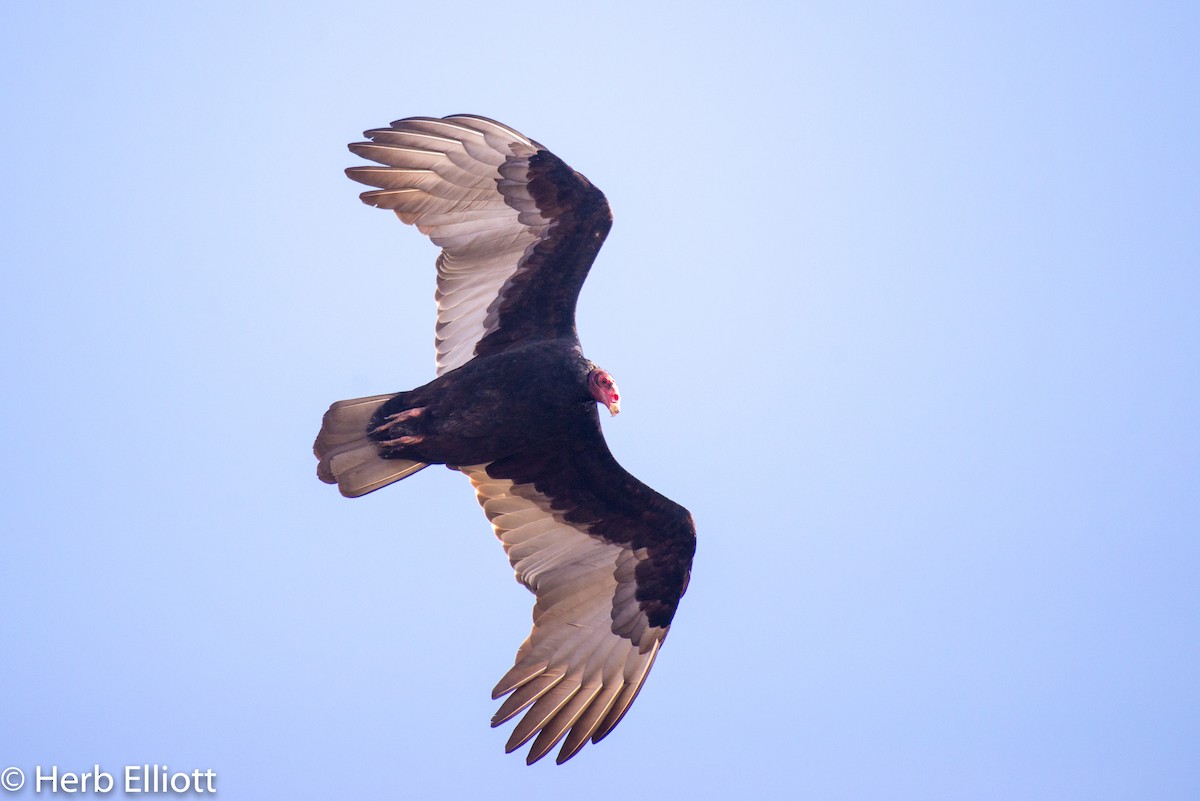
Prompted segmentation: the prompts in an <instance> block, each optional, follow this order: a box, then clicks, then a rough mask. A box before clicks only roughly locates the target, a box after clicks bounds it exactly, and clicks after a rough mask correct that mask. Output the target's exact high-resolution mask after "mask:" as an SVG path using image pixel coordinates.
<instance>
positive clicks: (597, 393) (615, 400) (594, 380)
mask: <svg viewBox="0 0 1200 801" xmlns="http://www.w3.org/2000/svg"><path fill="white" fill-rule="evenodd" d="M587 382H588V392H590V393H591V395H592V397H593V398H595V399H596V401H597V402H599V403H602V404H604V405H605V406H606V407H608V411H609V414H613V415H615V414H617V413H618V412H620V411H621V393H620V392H618V391H617V382H616V381H614V380H613V377H612V375H611V374H610V373H609V372H608V371H607V370H601V369H600V368H599V367H597V368H595V369H593V370H592V372H590V373H588V379H587Z"/></svg>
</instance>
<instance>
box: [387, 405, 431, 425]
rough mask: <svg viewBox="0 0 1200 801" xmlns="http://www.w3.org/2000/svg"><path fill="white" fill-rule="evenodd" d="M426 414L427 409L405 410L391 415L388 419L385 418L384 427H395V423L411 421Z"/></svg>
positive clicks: (420, 407) (421, 407)
mask: <svg viewBox="0 0 1200 801" xmlns="http://www.w3.org/2000/svg"><path fill="white" fill-rule="evenodd" d="M424 413H425V407H424V406H418V407H416V408H415V409H405V410H404V411H402V412H396V413H395V414H389V415H388V416H387V417H385V418H384V420H383V422H384V425H386V426H390V425H394V424H395V423H403V422H404V421H405V420H410V419H412V418H413V417H420V416H421V415H422V414H424Z"/></svg>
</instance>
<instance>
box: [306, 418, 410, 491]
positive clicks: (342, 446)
mask: <svg viewBox="0 0 1200 801" xmlns="http://www.w3.org/2000/svg"><path fill="white" fill-rule="evenodd" d="M394 397H395V395H394V394H392V395H373V396H372V397H369V398H354V399H353V400H344V401H338V402H337V403H335V404H333V405H332V406H330V407H329V411H327V412H326V413H325V418H324V420H322V422H321V433H319V434H317V441H316V442H315V443H313V453H315V454H316V456H317V458H318V459H319V460H320V462H319V463H318V464H317V477H318V478H320V479H321V480H322V481H324V482H325V483H326V484H337V485H338V489H339V490H341V493H342V494H343V495H345V496H346V497H347V498H357V497H359V496H360V495H366V494H367V493H368V492H374V491H375V490H377V489H379V488H380V487H386V486H387V485H388V484H391V483H392V482H395V481H399V480H400V479H402V478H408V477H409V476H411V475H412V474H413V473H415V472H417V471H418V470H420V469H422V468H424V467H428V463H426V462H415V461H412V460H409V459H383V458H380V456H379V450H378V447H377V446H376V443H375V442H373V441H372V440H371V439H370V438H368V437H367V426H368V425H370V422H371V417H372V416H373V415H374V414H375V410H376V409H378V408H379V407H380V406H382V405H383V404H384V403H386V402H387V401H389V400H391V399H392V398H394Z"/></svg>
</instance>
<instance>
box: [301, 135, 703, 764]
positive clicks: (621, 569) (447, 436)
mask: <svg viewBox="0 0 1200 801" xmlns="http://www.w3.org/2000/svg"><path fill="white" fill-rule="evenodd" d="M364 135H365V136H366V138H367V139H369V140H370V141H368V142H360V143H356V144H352V145H350V150H351V151H353V152H354V153H356V154H357V155H359V156H362V157H364V158H366V159H369V160H371V161H373V162H376V163H378V164H379V165H381V166H374V165H371V166H359V167H351V168H349V169H348V170H346V174H347V175H349V176H350V177H351V178H353V179H354V180H355V181H359V182H361V183H364V184H367V185H369V186H373V187H378V188H377V189H374V190H372V191H369V192H364V193H363V194H362V199H363V201H364V202H366V203H367V204H368V205H371V206H376V207H378V208H381V209H391V210H392V211H394V212H396V216H398V217H399V218H400V219H401V220H402V221H404V222H405V223H409V224H412V225H416V226H417V228H418V229H419V230H420V231H421V233H423V234H425V235H426V236H428V237H429V238H430V239H431V240H432V241H433V242H434V244H436V245H438V246H439V247H441V249H442V252H441V254H440V255H439V256H438V258H437V292H436V295H435V297H436V299H437V329H436V330H437V334H436V345H437V377H436V378H435V379H434V380H433V381H430V382H429V383H428V384H425V385H424V386H421V387H417V388H416V389H412V390H409V391H407V392H400V393H395V394H388V395H375V396H373V397H369V398H357V399H355V400H344V401H339V402H337V403H335V404H333V405H332V406H330V407H329V411H328V412H327V413H326V414H325V418H324V421H323V424H322V426H321V431H320V434H319V435H318V436H317V441H316V444H315V446H314V451H315V453H316V456H317V458H318V460H319V465H318V467H317V475H318V476H319V477H320V478H321V480H322V481H325V482H327V483H330V484H334V483H336V484H337V485H338V488H339V489H340V490H341V492H342V494H343V495H346V496H348V497H352V498H353V497H358V496H360V495H365V494H366V493H368V492H374V491H375V490H377V489H379V488H380V487H384V486H386V485H388V484H391V483H392V482H394V481H399V480H400V479H403V478H407V477H408V476H410V475H412V474H413V473H416V472H417V471H418V470H421V469H422V468H424V467H427V466H428V465H431V464H444V465H447V466H448V467H450V468H451V469H454V470H458V471H460V472H462V473H464V474H466V476H467V478H469V479H470V480H471V484H472V485H473V486H474V487H475V494H476V496H477V497H478V499H479V503H480V504H481V505H482V506H483V511H484V513H485V514H486V515H487V517H488V520H489V521H491V524H492V526H493V527H494V528H495V532H496V536H497V537H499V539H500V541H501V543H502V544H503V546H504V551H505V553H507V555H508V559H509V561H510V562H511V563H512V566H513V569H514V570H515V571H516V577H517V580H518V581H520V582H521V583H522V584H524V585H525V586H526V587H528V588H529V590H530V591H531V592H533V594H534V596H535V599H536V600H535V602H534V606H533V631H532V632H531V633H530V635H529V637H528V638H527V639H526V640H525V642H524V643H522V645H521V647H520V648H519V649H518V650H517V657H516V662H515V664H514V665H513V667H512V669H511V670H509V671H508V672H507V673H506V674H504V676H503V677H502V678H501V679H500V681H499V683H498V684H497V685H496V687H495V689H494V690H493V691H492V695H493V697H494V698H500V697H501V696H505V695H507V696H508V697H507V698H506V699H505V700H504V702H503V703H502V704H501V706H500V709H499V710H498V711H497V712H496V715H495V717H493V718H492V725H493V726H498V725H500V724H501V723H504V722H505V721H508V720H510V719H512V718H514V717H516V716H517V715H521V714H522V713H524V715H523V717H522V718H521V720H520V721H519V722H518V723H517V725H516V728H515V730H514V731H513V733H512V736H511V737H510V738H509V740H508V744H507V750H508V751H509V752H512V751H514V750H516V749H517V748H520V747H521V746H523V745H524V744H525V743H527V742H528V741H529V740H531V739H532V740H533V745H532V746H531V748H530V751H529V756H528V759H527V762H529V763H530V764H532V763H533V762H535V761H537V760H538V759H541V758H542V757H543V756H545V755H546V753H548V752H549V751H550V750H551V749H552V748H554V746H555V745H557V744H558V743H559V742H560V741H561V742H562V743H563V744H562V748H561V749H560V750H559V753H558V762H559V763H562V762H565V761H566V760H568V759H570V758H571V757H572V756H574V755H575V754H576V753H578V751H579V749H580V748H582V747H583V746H584V745H585V744H586V743H587V741H588V740H591V741H592V742H598V741H600V740H601V739H603V738H604V737H605V736H607V735H608V733H609V732H610V731H612V729H613V727H614V726H616V725H617V723H619V722H620V720H621V718H622V717H624V715H625V713H626V711H628V709H629V705H630V704H632V703H633V699H634V698H636V697H637V694H638V691H639V690H640V689H641V687H642V684H643V682H645V680H646V675H647V674H648V673H649V672H650V667H651V665H652V664H653V663H654V658H655V656H656V655H657V654H658V649H659V648H660V647H661V646H662V643H663V641H664V640H665V639H666V637H667V631H668V630H669V629H670V625H671V619H672V618H673V617H674V615H675V609H676V607H677V606H678V604H679V599H680V597H681V596H682V595H683V593H684V590H686V589H687V584H688V577H689V575H690V572H691V564H692V556H693V554H694V553H695V550H696V530H695V527H694V526H693V524H692V517H691V515H690V514H689V513H688V511H687V510H686V509H684V508H683V507H682V506H680V505H678V504H676V503H674V502H673V501H671V500H670V499H668V498H666V497H664V496H662V495H660V494H659V493H657V492H655V491H654V490H652V489H650V488H649V487H647V486H646V485H645V484H643V483H642V482H640V481H638V480H637V479H636V478H634V477H633V476H632V475H630V474H629V473H628V472H626V471H625V470H624V469H623V468H622V467H621V466H620V465H619V464H618V463H617V460H616V459H614V458H613V455H612V454H611V453H610V452H609V450H608V446H607V445H606V444H605V442H604V435H603V434H602V433H601V430H600V418H599V414H598V411H597V407H596V405H597V404H598V403H599V404H601V405H603V406H605V407H606V408H607V409H608V411H609V412H611V413H612V414H614V415H615V414H616V413H617V412H618V411H619V410H620V404H621V396H620V394H619V393H618V391H617V384H616V382H615V381H614V380H613V377H612V376H611V375H610V374H609V373H608V372H607V371H605V370H602V369H601V368H599V367H597V366H596V365H595V364H593V363H592V362H590V361H588V360H587V359H586V358H585V357H584V355H583V351H582V349H581V347H580V344H579V337H578V335H577V334H576V331H575V302H576V299H577V298H578V296H579V290H580V287H581V286H582V285H583V281H584V278H585V277H587V273H588V269H589V268H590V267H591V265H592V261H593V260H594V259H595V258H596V254H597V252H599V250H600V246H601V244H602V243H603V242H604V238H605V236H607V234H608V231H609V228H610V227H611V225H612V214H611V212H610V211H609V208H608V201H607V200H605V198H604V194H603V193H602V192H600V190H599V189H597V188H596V187H594V186H592V184H591V183H590V182H589V181H588V180H587V179H586V178H584V177H583V176H582V175H580V174H579V173H577V172H575V171H574V170H572V169H571V168H570V167H568V166H567V165H566V164H565V163H563V161H562V160H560V159H559V158H558V157H557V156H555V155H554V154H553V153H551V152H550V151H548V150H547V149H546V148H545V147H543V146H542V145H540V144H538V143H537V142H535V141H533V140H532V139H527V138H526V137H524V136H522V135H521V134H519V133H517V132H516V131H514V130H513V129H511V128H509V127H507V126H504V125H501V124H500V123H498V122H495V121H493V120H489V119H486V118H484V117H476V116H469V115H459V116H453V117H446V118H444V119H434V118H429V117H412V118H409V119H404V120H399V121H397V122H394V123H392V125H391V127H390V128H380V129H377V130H371V131H367V132H366V133H365V134H364Z"/></svg>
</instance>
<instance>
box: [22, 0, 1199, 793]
mask: <svg viewBox="0 0 1200 801" xmlns="http://www.w3.org/2000/svg"><path fill="white" fill-rule="evenodd" d="M3 19H4V24H3V25H0V87H2V88H0V98H2V99H3V104H4V119H5V122H4V125H3V126H2V127H0V144H2V145H3V153H4V160H5V170H4V175H5V180H4V185H3V189H2V190H0V203H2V206H0V226H2V227H3V233H2V235H0V259H2V262H3V264H4V276H5V289H4V292H3V293H0V312H2V313H0V334H2V336H0V358H2V362H0V363H2V364H3V369H4V373H5V376H6V381H5V385H6V388H7V391H6V392H5V393H4V394H3V398H2V400H0V419H2V420H3V423H2V424H0V441H2V443H3V445H4V448H5V453H6V454H7V459H5V460H4V462H3V464H0V477H2V479H3V485H4V496H3V497H4V501H3V504H2V505H0V528H2V529H3V532H4V534H3V538H2V539H0V686H2V687H4V688H5V691H4V696H5V701H4V703H3V704H2V705H0V768H3V767H6V766H8V765H12V766H17V767H20V768H22V769H23V770H25V771H26V772H32V770H33V769H34V767H35V766H38V765H42V766H48V765H57V766H59V768H60V770H78V771H83V770H88V769H90V768H91V766H92V765H93V763H98V764H100V765H101V766H102V767H104V768H106V769H108V770H119V769H120V768H121V767H122V766H124V765H126V764H142V763H159V764H167V765H169V766H170V767H171V768H172V769H173V770H174V769H181V770H182V769H186V770H189V771H190V770H192V769H197V768H198V769H206V768H211V769H213V770H214V771H216V773H217V774H218V776H219V779H218V783H219V790H220V797H223V798H234V799H237V798H245V799H256V798H257V799H262V798H289V799H294V798H331V797H339V798H372V799H374V798H388V797H395V798H447V799H462V798H480V797H484V796H485V795H486V796H489V797H490V796H498V797H508V796H512V795H515V794H516V793H518V792H520V793H521V794H522V795H528V794H529V793H530V792H533V793H534V794H537V795H542V794H545V796H546V797H561V798H572V799H581V800H582V799H593V798H596V799H599V798H606V799H607V798H611V797H612V794H613V793H614V792H625V793H629V792H637V793H639V794H641V793H646V794H648V797H660V798H679V797H692V798H701V799H704V798H729V797H734V794H737V796H738V797H747V796H748V797H764V798H765V797H779V796H782V797H792V798H811V799H872V801H877V800H878V799H922V801H930V800H931V799H963V798H970V799H976V800H981V799H1005V801H1009V800H1010V799H1013V798H1021V799H1064V798H1079V799H1089V801H1095V800H1097V799H1135V798H1136V799H1144V798H1155V799H1183V798H1195V797H1196V796H1197V794H1198V793H1200V768H1198V767H1197V764H1196V759H1195V755H1196V752H1197V747H1198V745H1200V683H1198V682H1197V680H1196V677H1197V676H1198V675H1200V638H1198V637H1197V632H1200V583H1198V582H1197V566H1198V565H1200V538H1198V537H1197V534H1198V532H1200V507H1198V502H1197V487H1198V486H1200V414H1198V412H1197V409H1198V408H1200V378H1198V377H1200V322H1197V317H1196V310H1197V307H1198V305H1200V304H1198V301H1200V269H1198V267H1200V233H1198V231H1200V229H1198V226H1197V220H1200V155H1198V153H1200V151H1198V150H1197V142H1200V106H1198V105H1197V104H1196V102H1195V91H1196V86H1197V85H1198V84H1200V17H1198V15H1197V14H1196V12H1195V10H1194V8H1192V7H1191V6H1190V5H1189V4H1183V3H1179V4H1145V5H1143V6H1138V7H1137V8H1136V9H1135V8H1133V7H1124V6H1119V5H1117V4H1103V3H1102V4H1095V3H1090V4H1083V3H1052V4H1046V3H1011V4H1003V5H1002V6H998V7H988V8H983V7H982V6H979V5H974V6H967V5H963V6H954V5H952V4H933V3H930V4H908V5H907V6H905V7H904V8H903V9H901V8H899V7H897V6H895V5H890V4H879V5H872V4H857V3H836V4H834V3H829V4H810V3H795V4H790V5H787V6H786V7H785V4H782V3H780V4H761V3H743V4H738V5H736V6H728V5H715V4H706V3H699V4H697V3H692V4H659V5H654V6H641V5H637V4H625V3H612V4H607V5H606V6H604V7H601V6H589V7H586V8H583V7H568V6H565V5H551V4H542V5H526V6H519V5H511V4H510V5H507V6H505V5H496V4H485V3H474V2H465V3H458V4H453V5H452V6H446V7H444V8H442V7H438V5H437V4H410V3H404V2H392V3H380V4H372V5H367V4H332V3H329V4H312V3H288V4H282V3H280V4H254V5H253V6H246V5H240V6H239V5H234V4H216V3H213V4H203V5H201V4H186V3H178V4H151V3H126V4H119V5H118V4H82V3H75V4H71V3H68V4H65V5H64V4H58V5H53V6H51V5H44V4H24V5H21V6H18V5H10V6H8V7H6V9H5V10H4V12H3ZM459 112H469V113H476V114H483V115H487V116H491V117H495V118H497V119H499V120H501V121H503V122H505V123H507V124H509V125H511V126H513V127H515V128H517V129H518V130H520V131H522V132H524V133H525V134H527V135H528V136H531V137H533V138H535V139H537V140H539V141H541V142H543V143H545V144H546V145H547V146H548V147H550V148H551V149H553V150H554V151H555V152H556V153H557V154H558V155H559V156H561V157H563V158H564V159H566V160H567V161H568V163H570V164H571V165H572V166H573V167H575V168H576V169H578V170H580V171H581V172H583V173H584V174H586V175H587V176H588V177H589V178H590V179H591V180H592V181H593V182H594V183H596V184H597V185H598V186H600V187H601V188H602V189H603V190H604V191H605V193H606V194H607V195H608V198H609V201H610V203H611V204H612V206H613V209H614V212H615V216H616V224H615V227H614V229H613V232H612V235H611V236H610V237H609V240H608V242H607V244H606V245H605V248H604V250H603V251H602V253H601V256H600V259H599V261H598V263H597V265H596V267H595V269H594V271H593V273H592V275H591V277H590V278H589V280H588V282H587V284H586V286H585V288H584V293H583V296H582V298H581V302H580V308H579V327H580V331H581V335H582V338H583V342H584V345H585V348H586V350H587V353H588V355H589V356H590V357H591V358H592V359H594V360H595V361H597V362H598V363H600V364H602V365H604V366H605V367H606V368H608V369H609V370H611V371H612V372H613V374H614V375H615V376H616V377H617V379H618V381H619V382H620V385H621V389H622V395H623V412H622V414H621V416H620V417H619V418H616V419H614V420H610V421H605V433H606V436H607V438H608V440H609V443H610V445H611V447H612V449H613V451H614V453H615V454H616V455H617V456H618V458H619V459H620V460H621V462H622V463H623V464H624V465H625V466H626V467H627V468H628V469H630V470H631V471H632V472H633V473H635V474H636V475H638V476H639V477H640V478H642V479H643V480H645V481H646V482H647V483H649V484H651V485H652V486H654V487H655V488H656V489H659V490H660V491H662V492H664V493H665V494H667V495H669V496H671V497H672V498H674V499H676V500H678V501H680V502H681V503H683V504H684V505H686V506H688V507H689V508H690V509H691V510H692V511H693V513H694V515H695V517H696V520H697V525H698V529H699V538H700V539H699V551H698V554H697V560H696V565H695V571H694V575H693V580H692V583H691V587H690V589H689V592H688V595H687V596H686V598H685V600H684V603H683V604H682V606H681V610H680V613H679V615H678V617H677V618H676V624H675V626H674V627H673V629H672V633H671V637H670V639H669V641H668V643H667V645H666V647H665V648H664V650H663V653H662V656H661V658H660V659H659V661H658V664H657V665H656V667H655V669H654V673H653V674H652V676H651V678H650V680H649V682H648V683H647V686H646V689H645V691H644V692H643V693H642V694H641V696H640V697H639V700H638V702H637V703H636V704H635V705H634V707H633V710H632V711H631V713H630V715H629V716H628V717H627V718H626V719H625V721H624V722H623V723H622V724H621V726H620V727H619V728H618V729H617V730H616V731H615V732H614V734H613V735H612V736H611V737H609V738H608V739H607V740H605V741H604V742H603V743H602V744H600V745H598V746H588V747H587V748H586V749H585V750H584V751H583V752H582V753H581V754H580V755H579V756H578V757H576V759H574V760H573V761H572V762H571V763H569V764H568V765H566V766H564V767H561V768H556V767H554V766H553V764H552V763H551V764H546V765H538V766H536V767H535V768H532V769H530V768H526V767H525V766H524V764H523V761H522V760H521V759H519V758H517V757H516V756H509V757H506V756H505V755H504V754H503V753H502V748H503V743H504V740H505V739H506V738H507V729H504V730H502V731H492V730H490V729H489V728H488V726H487V722H488V719H489V717H490V716H491V714H492V712H493V711H494V706H495V705H494V704H493V702H492V701H491V700H490V699H489V697H488V694H489V691H490V688H491V687H492V685H493V684H494V682H495V681H496V679H498V678H499V676H500V675H502V674H503V673H504V671H505V670H506V669H507V668H508V666H509V665H510V664H511V660H512V657H513V654H514V652H515V649H516V647H517V646H518V645H519V643H520V641H521V640H522V639H523V637H524V636H525V634H526V632H527V629H528V622H529V608H530V605H531V598H530V596H528V594H527V593H525V592H524V590H522V589H521V588H520V587H519V586H517V585H516V584H515V583H514V581H513V579H512V576H511V570H510V569H509V568H508V565H507V562H506V560H505V558H504V556H503V553H502V551H501V549H500V547H499V545H498V543H496V542H495V539H494V537H493V536H492V534H491V533H490V531H489V527H488V525H487V523H486V521H485V520H484V518H483V515H482V513H481V511H480V510H479V509H478V507H477V506H476V504H475V502H474V500H473V495H472V492H471V490H470V487H469V485H468V483H467V482H466V480H465V479H464V478H463V477H462V476H460V475H457V474H453V473H450V472H449V471H444V470H427V471H425V472H423V473H421V474H420V475H418V476H416V477H414V478H412V479H410V480H408V481H406V482H404V483H403V484H400V485H397V486H395V487H391V488H389V489H387V490H385V491H383V492H380V493H376V494H374V495H372V496H369V497H367V498H365V499H361V500H358V501H349V500H346V499H343V498H341V497H340V496H338V494H337V492H336V491H334V490H333V489H331V488H330V487H327V486H325V485H323V484H321V483H320V482H318V481H317V479H316V477H315V460H314V459H313V458H312V455H311V450H310V449H311V443H312V439H313V437H314V436H315V434H316V430H317V428H318V426H319V423H320V418H321V414H322V413H323V412H324V410H325V408H326V407H327V406H328V404H329V403H330V402H332V401H334V400H338V399H341V398H348V397H356V396H361V395H368V394H375V393H379V392H386V391H392V390H396V391H398V390H401V389H407V388H409V387H412V386H416V385H418V384H421V383H424V382H425V381H427V380H428V379H429V378H430V377H431V376H432V374H433V351H432V339H433V332H432V326H433V303H432V293H433V259H434V256H435V254H436V249H435V248H434V247H433V246H432V245H430V244H429V243H428V242H426V241H424V239H423V238H422V237H420V236H419V235H418V234H417V232H416V231H414V230H412V229H409V228H406V227H405V226H402V225H401V224H400V223H399V222H397V221H396V220H395V219H394V218H393V217H391V216H390V215H388V214H385V213H383V212H379V211H376V210H373V209H371V208H368V207H366V206H363V205H362V204H361V203H360V202H359V201H358V199H357V192H358V190H359V188H360V187H358V186H357V185H355V184H353V183H352V182H350V181H348V180H347V179H346V178H345V177H344V176H343V174H342V169H343V168H344V167H346V166H350V165H352V164H354V163H355V159H354V157H353V156H351V154H349V153H348V152H347V151H346V149H345V145H346V143H347V142H350V141H355V140H357V139H358V138H359V135H360V132H361V131H362V130H364V129H366V128H371V127H376V126H379V125H382V124H386V123H387V122H389V121H390V120H392V119H396V118H399V117H403V116H411V115H417V114H425V115H438V116H440V115H445V114H451V113H459ZM785 794H786V795H785ZM14 797H33V794H32V792H31V791H30V789H29V788H28V787H27V788H26V789H25V790H23V791H21V792H20V793H17V794H14Z"/></svg>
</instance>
